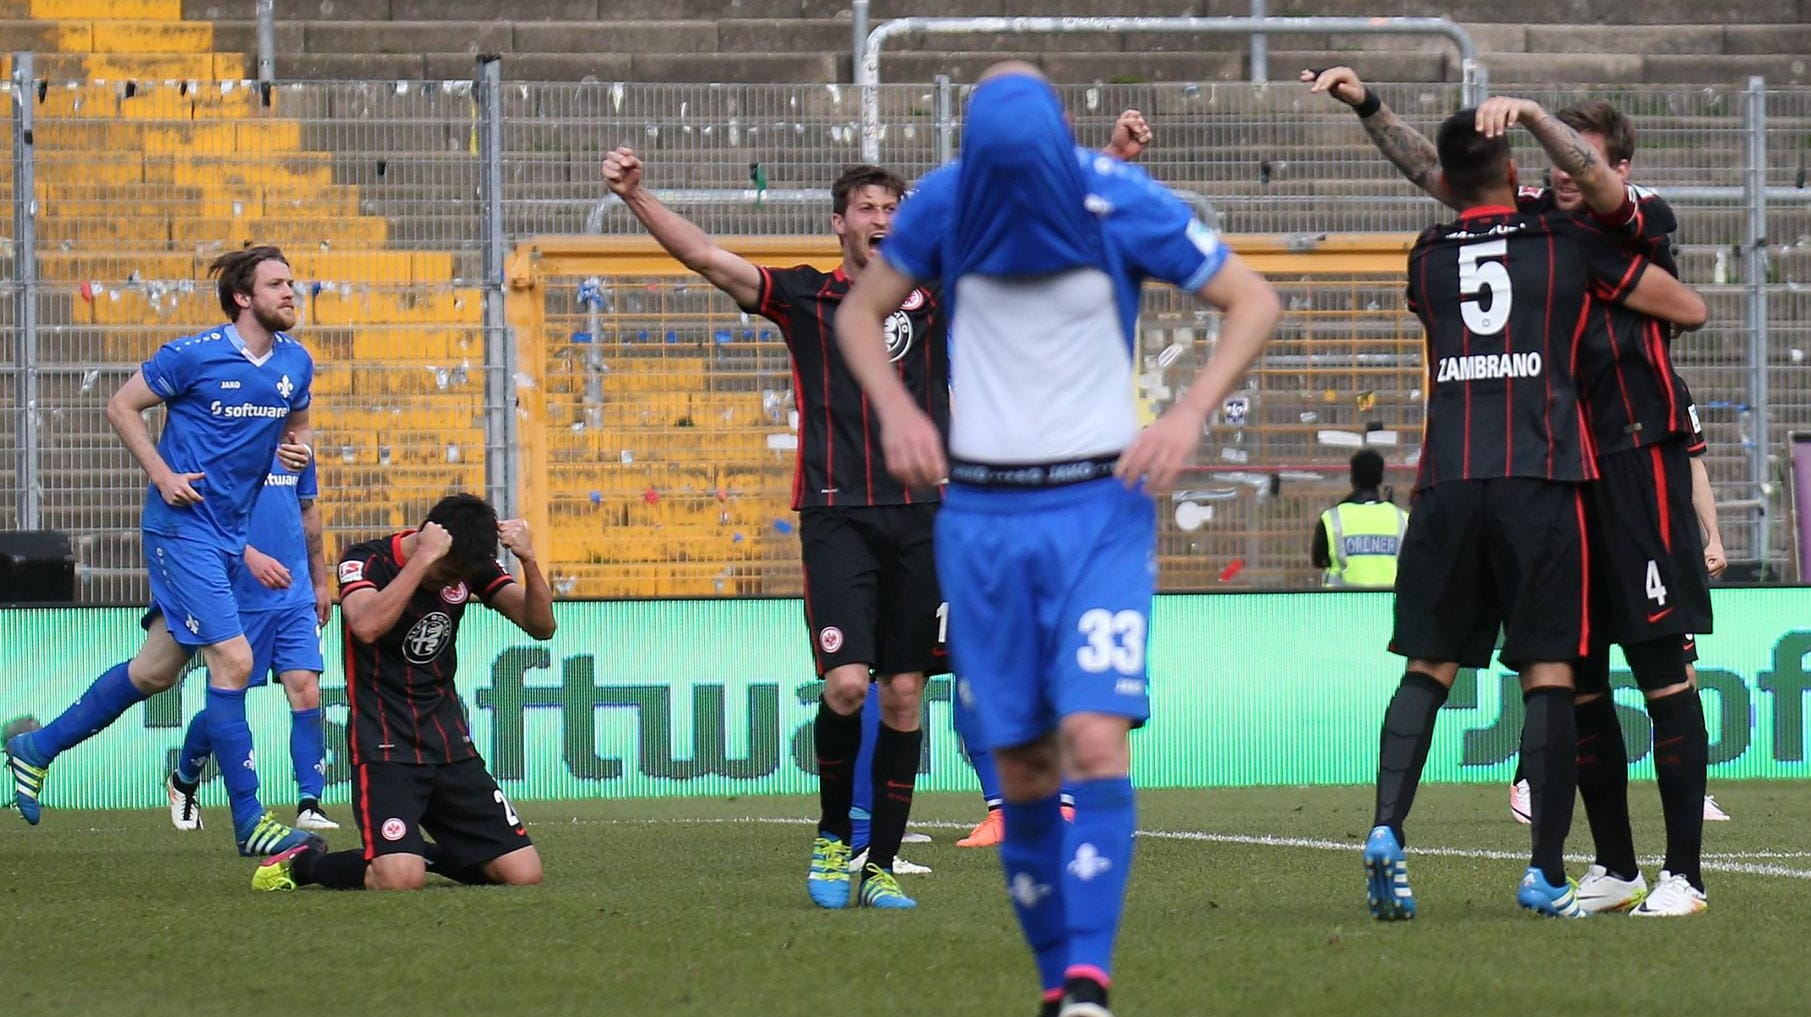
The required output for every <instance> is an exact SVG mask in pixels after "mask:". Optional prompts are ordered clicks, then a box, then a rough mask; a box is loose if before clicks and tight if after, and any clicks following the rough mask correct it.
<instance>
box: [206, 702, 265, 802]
mask: <svg viewBox="0 0 1811 1017" xmlns="http://www.w3.org/2000/svg"><path fill="white" fill-rule="evenodd" d="M207 719H208V720H207V724H208V740H209V741H211V742H213V743H214V758H215V759H216V760H218V761H219V763H220V782H221V783H223V784H225V785H226V794H227V798H228V800H229V801H230V802H231V803H232V807H233V833H234V834H235V835H236V836H238V837H240V838H244V837H245V836H246V835H247V834H249V833H250V832H251V829H252V827H254V826H256V825H257V824H258V820H259V818H260V817H262V816H263V815H264V806H262V805H260V804H258V771H256V770H254V769H252V729H251V727H250V725H248V724H246V722H245V690H244V689H218V688H215V687H214V686H212V685H209V686H208V706H207Z"/></svg>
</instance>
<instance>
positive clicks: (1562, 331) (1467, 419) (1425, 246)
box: [1410, 207, 1645, 486]
mask: <svg viewBox="0 0 1811 1017" xmlns="http://www.w3.org/2000/svg"><path fill="white" fill-rule="evenodd" d="M1410 262H1411V266H1412V270H1411V272H1410V279H1411V286H1410V289H1411V293H1410V298H1411V303H1412V305H1413V306H1415V307H1417V308H1419V309H1420V313H1421V317H1422V323H1423V326H1424V328H1425V329H1426V332H1427V335H1426V344H1427V362H1428V364H1429V365H1430V367H1431V375H1432V382H1431V384H1430V386H1429V390H1428V391H1429V396H1428V401H1427V413H1428V429H1427V437H1426V441H1425V442H1424V446H1423V450H1422V465H1423V469H1422V471H1421V476H1420V479H1419V483H1420V484H1421V485H1422V486H1425V485H1426V484H1428V483H1441V482H1445V481H1449V480H1461V479H1465V480H1474V479H1489V478H1493V477H1505V476H1511V477H1532V478H1537V479H1543V480H1556V481H1566V482H1575V481H1583V480H1587V479H1591V478H1593V477H1594V476H1595V475H1596V470H1595V466H1594V464H1593V463H1592V462H1591V460H1590V458H1589V455H1588V451H1587V450H1588V447H1589V439H1588V437H1587V436H1586V435H1584V434H1583V433H1582V432H1583V429H1582V427H1581V426H1580V424H1581V419H1582V416H1581V414H1580V412H1579V400H1578V393H1577V385H1576V380H1575V379H1576V374H1575V365H1576V362H1577V361H1576V357H1577V354H1578V344H1579V341H1580V338H1581V336H1582V335H1583V326H1584V324H1585V322H1586V321H1588V320H1589V313H1590V307H1591V296H1590V292H1591V288H1592V287H1593V286H1597V287H1601V288H1602V289H1604V290H1606V291H1610V290H1618V289H1626V288H1627V287H1628V286H1629V285H1631V281H1632V280H1636V279H1639V277H1640V273H1641V270H1642V266H1643V265H1645V261H1643V260H1642V259H1640V258H1637V257H1636V256H1635V255H1633V254H1630V253H1628V252H1627V251H1625V250H1622V249H1621V248H1619V247H1618V246H1616V245H1615V244H1612V243H1610V242H1609V241H1608V240H1607V239H1605V238H1604V236H1603V234H1602V231H1601V230H1598V229H1596V228H1595V227H1593V226H1590V225H1589V224H1586V223H1583V222H1582V221H1580V220H1577V219H1575V218H1574V217H1572V216H1566V215H1560V214H1543V215H1528V214H1525V213H1519V212H1516V211H1514V210H1512V209H1508V208H1494V207H1493V208H1479V209H1472V210H1469V211H1468V212H1467V213H1465V214H1464V215H1462V216H1461V217H1460V220H1459V222H1456V223H1451V224H1447V225H1443V226H1437V227H1434V228H1433V229H1431V230H1428V231H1426V232H1425V233H1423V234H1422V235H1421V237H1420V238H1419V239H1418V240H1417V241H1416V243H1415V248H1414V250H1413V251H1412V252H1411V253H1410ZM1558 322H1566V323H1569V325H1570V327H1569V328H1567V327H1565V326H1561V327H1560V328H1556V327H1555V324H1556V323H1558ZM1537 378H1539V379H1540V383H1538V384H1535V383H1534V382H1535V381H1536V379H1537ZM1480 399H1482V400H1488V401H1492V402H1486V403H1483V404H1481V405H1493V404H1494V401H1497V400H1500V401H1501V403H1502V405H1503V406H1504V413H1503V416H1502V417H1501V418H1498V417H1497V416H1496V415H1495V414H1488V415H1484V414H1480V413H1478V412H1476V411H1477V409H1478V406H1479V405H1480V404H1478V400H1480ZM1430 460H1431V462H1430Z"/></svg>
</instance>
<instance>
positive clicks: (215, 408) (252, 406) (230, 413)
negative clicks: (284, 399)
mask: <svg viewBox="0 0 1811 1017" xmlns="http://www.w3.org/2000/svg"><path fill="white" fill-rule="evenodd" d="M208 412H209V413H212V414H213V415H214V416H216V417H227V418H229V419H234V420H237V419H241V418H244V417H267V418H269V419H271V420H275V419H277V418H278V417H287V416H289V407H287V406H265V405H263V404H261V403H233V404H231V405H228V404H226V403H223V402H221V401H220V400H218V399H216V400H214V401H213V402H212V403H210V404H209V405H208Z"/></svg>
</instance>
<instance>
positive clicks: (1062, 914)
mask: <svg viewBox="0 0 1811 1017" xmlns="http://www.w3.org/2000/svg"><path fill="white" fill-rule="evenodd" d="M1004 808H1005V816H1004V818H1005V820H1006V839H1005V840H1003V841H1001V843H1000V867H1001V868H1002V869H1004V870H1005V872H1006V894H1007V896H1008V897H1010V898H1012V910H1013V913H1014V914H1016V915H1017V916H1018V918H1019V928H1020V929H1021V930H1023V931H1024V933H1025V942H1026V943H1028V944H1030V946H1031V952H1032V954H1033V956H1035V957H1036V958H1037V963H1038V984H1039V985H1040V987H1042V988H1043V989H1044V991H1046V992H1048V991H1050V990H1052V989H1061V988H1062V987H1063V969H1064V967H1065V966H1066V965H1067V964H1068V962H1069V953H1070V950H1069V930H1068V914H1067V909H1066V908H1065V907H1064V896H1063V891H1064V886H1063V830H1064V828H1065V827H1066V826H1067V825H1068V824H1066V823H1064V822H1063V813H1062V811H1061V808H1060V806H1059V805H1058V803H1057V799H1056V796H1055V795H1051V796H1050V797H1048V798H1040V799H1038V800H1037V801H1035V802H1011V801H1009V802H1006V803H1005V805H1004Z"/></svg>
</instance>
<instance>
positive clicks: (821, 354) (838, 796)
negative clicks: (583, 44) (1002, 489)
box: [603, 147, 949, 908]
mask: <svg viewBox="0 0 1811 1017" xmlns="http://www.w3.org/2000/svg"><path fill="white" fill-rule="evenodd" d="M642 166H643V164H642V161H641V158H640V157H639V156H637V155H636V154H635V152H634V151H633V150H631V149H629V148H626V147H625V148H618V149H617V150H616V151H614V152H611V153H610V154H609V155H608V156H607V157H606V158H605V160H604V165H603V176H604V180H605V183H606V184H607V185H608V186H609V188H610V190H611V191H612V192H613V193H615V194H616V195H617V196H619V197H621V198H622V200H623V203H624V204H625V205H627V206H628V208H629V211H631V212H632V213H634V215H635V217H636V218H637V219H639V220H641V222H642V225H644V226H646V227H647V229H648V232H649V233H651V234H653V236H654V239H655V240H657V241H659V242H660V245H661V246H662V247H664V248H666V250H667V251H668V253H670V254H672V255H673V256H674V257H675V258H677V259H679V261H680V262H682V263H683V264H685V266H686V267H688V268H690V269H692V270H693V271H695V272H697V273H698V274H700V275H702V276H704V278H705V279H706V280H708V281H709V282H710V283H711V284H712V285H714V286H716V287H717V288H718V289H720V290H722V291H723V292H724V293H726V294H728V295H729V296H730V297H731V298H732V299H733V300H735V302H736V303H737V304H738V305H740V306H741V307H742V308H744V309H745V310H748V311H751V312H754V313H757V314H760V315H762V316H763V317H766V318H768V319H771V320H772V321H773V322H774V323H775V324H777V325H779V326H780V330H781V332H782V333H783V334H784V335H785V337H786V346H787V350H788V351H789V352H790V353H791V355H792V373H793V385H792V389H793V400H794V403H795V404H796V406H797V409H798V418H799V446H798V461H797V466H796V468H795V470H794V474H793V486H792V504H793V508H794V509H796V510H797V511H798V512H799V541H800V545H801V553H802V557H803V559H804V561H803V565H804V577H805V620H806V624H807V625H808V626H809V627H810V632H811V645H812V651H813V654H814V656H815V659H816V662H817V670H818V673H819V675H821V676H822V677H823V679H824V691H823V698H822V700H821V701H820V703H819V707H818V715H817V720H816V723H815V726H814V734H815V736H816V745H817V766H818V782H819V791H818V797H819V802H820V807H821V810H822V811H821V816H820V818H819V822H818V835H817V837H816V839H815V841H814V842H813V847H812V861H811V868H810V872H809V874H808V876H807V881H806V888H807V890H808V891H809V892H810V894H811V898H812V900H813V901H814V902H815V903H816V904H817V905H818V906H820V907H826V908H841V907H845V906H847V905H848V904H849V901H850V886H849V875H848V866H849V860H850V851H851V844H852V841H853V823H852V822H851V820H850V815H849V810H850V806H851V803H852V801H853V798H854V782H855V781H856V780H858V779H862V777H863V776H869V777H870V779H872V781H873V783H874V791H875V793H874V805H873V817H872V820H871V824H870V833H869V847H868V859H867V861H866V863H865V864H864V865H863V866H862V870H861V873H862V875H861V885H860V888H859V892H858V893H857V895H856V896H857V899H858V900H859V902H860V903H861V904H862V905H865V906H870V907H881V908H909V907H914V906H916V902H915V901H914V900H912V898H910V897H908V896H906V894H905V893H904V891H903V890H902V889H901V888H900V886H899V883H898V880H897V879H896V878H895V876H894V874H893V866H894V861H895V859H896V857H897V854H898V851H899V843H900V840H901V838H902V837H903V836H904V834H905V824H906V819H907V816H908V814H909V812H910V809H911V802H912V792H913V789H914V787H915V785H916V782H917V777H918V757H919V751H920V746H921V744H922V739H923V733H922V732H921V731H920V729H919V715H920V712H921V709H922V700H923V694H924V680H925V676H926V675H927V674H935V673H941V672H946V671H948V669H949V667H948V656H947V654H945V653H942V652H940V651H941V650H942V645H941V644H942V640H941V639H940V630H941V627H942V626H941V620H942V619H941V617H940V609H941V607H942V604H943V596H942V593H941V592H940V590H939V588H938V586H937V572H936V565H935V562H934V560H933V558H932V556H931V530H932V524H933V522H934V520H935V516H936V511H937V506H938V504H939V501H940V499H941V493H940V492H939V490H938V489H937V488H936V487H910V486H906V485H903V484H901V483H899V482H898V481H897V480H895V479H893V477H892V475H891V474H889V473H888V472H887V469H886V464H885V463H884V462H883V461H882V459H881V452H880V426H879V423H878V421H876V420H874V419H873V417H872V415H871V414H870V412H869V409H868V404H867V400H866V399H864V398H863V397H862V392H861V388H860V386H858V385H857V384H856V383H855V379H854V378H853V377H852V376H851V375H850V374H849V371H848V368H847V367H845V366H844V364H843V359H842V355H841V354H840V353H839V352H838V351H837V345H836V337H835V335H834V334H833V332H832V324H831V323H832V319H833V318H834V316H835V314H836V308H837V306H838V305H839V304H840V303H841V301H842V299H843V296H844V295H845V294H847V293H848V292H849V287H850V285H851V284H852V283H853V282H854V280H855V278H856V277H857V276H859V275H860V274H861V271H862V269H863V268H865V267H866V266H867V264H868V260H869V259H870V258H871V257H872V256H873V254H874V252H875V251H876V250H877V249H878V248H879V247H880V245H881V244H882V243H883V242H884V241H885V239H886V235H887V227H888V225H889V224H890V223H891V221H892V217H893V213H894V212H895V211H896V210H897V209H898V207H899V200H900V198H901V197H902V196H903V195H904V193H905V181H904V180H902V179H901V178H900V177H899V176H898V175H897V174H894V173H893V172H891V171H889V170H886V169H883V168H881V167H879V166H867V165H862V166H851V167H849V168H848V169H846V170H845V171H844V172H843V173H842V175H841V176H839V177H838V178H837V180H836V183H835V185H834V186H833V187H832V188H831V216H830V226H831V229H832V230H833V231H834V232H835V234H836V237H837V240H838V242H839V244H840V246H841V248H842V262H841V264H840V265H838V266H837V267H836V268H835V269H834V270H832V271H830V272H824V271H822V270H820V269H817V268H814V267H812V266H810V265H796V266H793V267H790V268H778V267H768V266H758V265H755V264H754V263H752V262H750V261H748V260H747V259H745V258H743V257H741V256H740V255H738V254H735V253H733V252H731V251H728V250H725V249H724V248H722V247H720V246H718V245H717V243H716V242H715V241H714V240H712V239H711V238H710V236H708V235H707V234H706V233H705V232H704V231H703V230H701V229H699V228H698V227H697V226H696V225H694V224H693V223H691V222H689V221H688V220H686V219H685V218H683V217H682V216H680V215H679V214H678V213H676V212H674V211H672V210H671V209H669V208H667V207H666V206H665V205H663V204H661V202H660V201H659V200H658V199H657V198H656V197H655V196H654V195H653V193H652V192H650V191H649V190H648V189H647V188H645V187H643V186H642V183H641V180H642ZM887 326H888V327H887V345H888V354H889V357H890V359H891V360H892V362H893V365H894V367H895V369H896V370H898V371H899V373H900V376H901V377H902V378H903V379H904V380H905V382H906V386H907V387H908V388H909V389H910V390H911V391H912V393H913V395H914V397H915V398H916V399H917V400H918V401H919V405H920V406H922V407H923V408H924V410H925V412H926V413H928V414H930V415H931V417H932V418H933V419H935V420H936V421H937V422H938V425H939V426H941V427H947V426H948V422H949V351H948V347H947V345H946V343H945V335H944V328H945V322H944V314H943V308H942V304H941V301H940V300H939V298H938V296H937V294H936V293H935V292H934V291H932V290H930V289H917V290H913V291H912V293H911V294H910V295H909V296H908V297H907V298H906V299H905V301H904V302H902V303H901V304H900V306H899V309H898V310H897V311H896V312H895V313H894V314H893V315H892V317H891V318H889V319H888V322H887ZM870 682H873V683H874V684H876V685H878V686H879V689H880V709H881V723H880V730H879V734H878V736H877V738H876V743H875V746H874V764H873V771H872V774H871V775H857V774H856V773H855V772H854V770H855V759H856V755H857V753H858V752H859V750H860V748H861V708H862V702H863V700H864V699H865V698H866V697H867V694H868V686H869V683H870Z"/></svg>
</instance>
